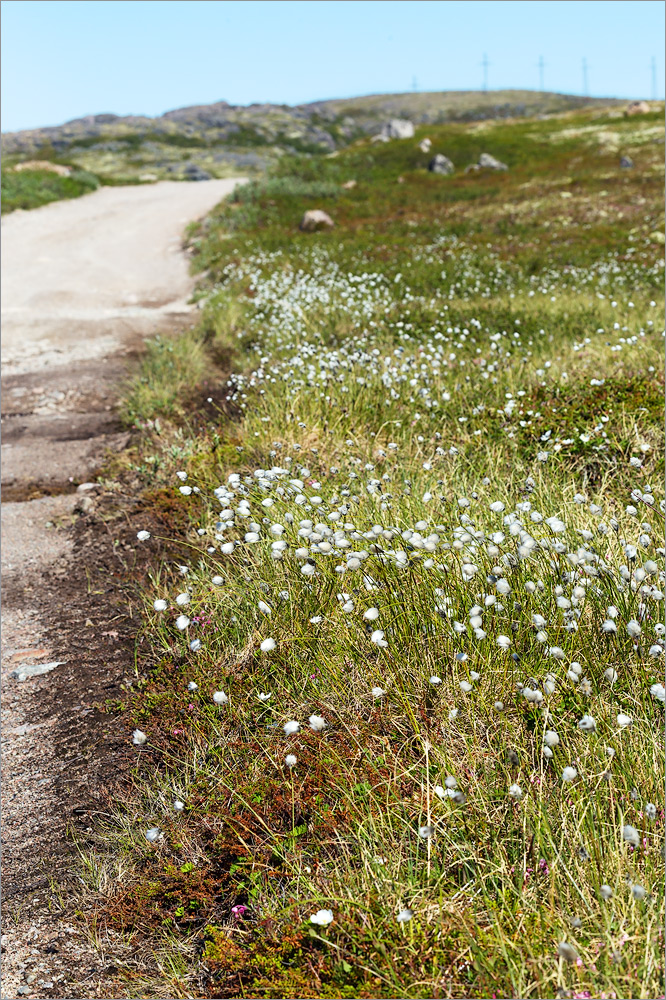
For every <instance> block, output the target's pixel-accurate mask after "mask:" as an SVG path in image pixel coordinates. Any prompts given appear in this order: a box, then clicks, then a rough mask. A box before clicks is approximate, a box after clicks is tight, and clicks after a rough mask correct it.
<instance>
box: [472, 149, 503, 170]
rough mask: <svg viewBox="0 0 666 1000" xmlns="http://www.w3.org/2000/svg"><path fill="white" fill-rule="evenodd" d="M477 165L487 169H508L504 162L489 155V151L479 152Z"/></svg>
mask: <svg viewBox="0 0 666 1000" xmlns="http://www.w3.org/2000/svg"><path fill="white" fill-rule="evenodd" d="M479 166H480V167H485V168H486V169H487V170H508V169H509V168H508V167H507V165H506V163H502V161H501V160H498V159H496V158H495V157H494V156H491V155H490V153H481V156H480V157H479Z"/></svg>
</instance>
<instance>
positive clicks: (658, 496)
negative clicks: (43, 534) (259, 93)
mask: <svg viewBox="0 0 666 1000" xmlns="http://www.w3.org/2000/svg"><path fill="white" fill-rule="evenodd" d="M426 135H427V137H429V138H430V139H431V141H432V152H441V153H443V154H445V155H447V156H449V157H450V158H451V159H452V160H453V162H454V163H455V165H456V168H457V169H456V172H455V173H454V175H452V176H449V177H442V176H436V175H432V174H430V173H428V172H427V171H426V169H425V168H426V164H427V160H428V156H426V154H424V153H423V152H422V151H421V150H420V148H419V145H418V144H419V142H420V141H421V140H422V139H423V138H424V137H426ZM662 142H663V136H662V122H661V120H660V116H659V115H658V114H654V115H650V114H649V115H644V116H636V117H635V118H632V119H630V120H624V119H621V118H617V117H613V116H612V115H607V114H603V115H599V114H595V113H590V112H581V113H576V114H572V115H568V116H562V117H561V118H557V119H551V120H548V121H533V120H530V121H525V122H518V123H517V122H512V123H489V124H484V125H483V126H479V125H476V126H474V125H472V126H462V125H459V126H437V127H433V126H428V127H427V129H426V128H424V129H422V130H420V131H419V132H418V133H417V137H416V139H415V140H404V141H396V142H393V143H390V144H387V145H386V146H383V147H381V148H376V147H372V146H370V145H369V144H368V143H366V142H361V143H359V144H357V145H355V146H353V147H352V148H351V149H349V150H348V151H346V152H343V153H341V154H340V155H339V156H337V157H335V158H334V159H319V160H317V161H314V160H312V159H299V158H292V159H289V160H287V159H283V160H282V161H281V162H280V164H279V166H278V168H277V169H276V171H275V172H274V174H273V176H272V177H271V178H269V179H268V180H267V181H266V182H263V183H257V184H254V185H250V186H248V187H246V188H243V189H241V190H240V191H239V192H237V194H236V196H235V198H233V199H232V200H231V201H230V202H229V203H228V204H225V205H223V206H221V207H220V208H219V210H218V211H216V212H215V213H213V215H212V216H211V217H209V219H208V220H207V221H206V222H205V223H204V224H203V225H202V226H201V227H200V229H198V230H197V231H194V232H192V234H191V238H192V247H193V248H194V251H195V254H196V261H197V264H198V267H199V269H200V270H201V272H202V284H201V289H200V297H201V307H202V321H201V323H200V325H199V326H198V328H197V329H196V330H194V331H188V332H186V333H185V334H183V335H181V336H179V337H177V338H175V339H172V340H169V339H158V340H154V341H153V342H152V343H151V344H150V345H149V348H148V352H147V354H146V358H145V362H144V365H143V369H142V371H141V373H139V374H138V375H137V377H136V378H135V379H134V381H133V383H132V385H131V386H130V387H129V390H128V393H127V398H126V401H125V404H124V415H125V419H126V420H127V421H128V422H129V423H131V424H132V425H133V426H135V427H136V428H139V429H142V430H143V432H144V437H143V440H142V443H141V444H140V445H139V446H138V452H137V454H136V457H135V459H134V460H133V470H132V472H133V474H134V475H135V476H136V477H137V479H138V481H139V484H145V486H144V488H150V489H151V490H155V489H160V490H162V489H164V491H165V492H164V493H163V494H160V495H162V496H165V497H167V496H168V497H169V501H168V502H169V504H171V505H173V508H174V510H177V511H178V512H179V513H178V517H179V522H178V523H179V525H180V527H177V526H174V528H175V529H176V531H177V533H178V534H179V538H180V541H181V542H182V544H183V545H186V546H188V547H189V551H190V555H189V557H188V558H186V557H182V562H181V561H180V558H181V557H178V558H175V559H173V560H165V561H158V562H157V563H156V565H155V569H154V572H153V580H152V586H151V587H149V588H147V589H146V590H145V591H144V594H143V602H144V610H143V621H144V626H143V630H142V632H141V642H140V644H139V645H138V646H137V676H138V682H137V684H136V685H135V686H134V690H133V692H132V698H131V699H130V701H129V702H126V703H123V704H119V705H118V706H117V709H116V710H117V719H116V722H117V725H118V727H119V728H124V731H125V733H126V739H127V740H128V741H129V740H131V739H132V738H133V740H134V744H135V746H136V754H137V762H136V773H135V785H134V791H133V792H132V793H131V794H130V793H129V792H128V795H127V798H126V800H125V801H124V802H122V803H121V802H118V804H117V809H116V811H115V813H114V814H113V815H112V816H111V817H106V818H105V819H103V820H100V822H99V823H98V825H97V827H96V831H95V835H94V837H93V838H91V840H90V842H89V843H88V845H87V846H85V845H84V844H81V849H82V851H84V852H85V853H86V857H87V862H86V878H87V880H88V884H89V886H90V887H91V889H92V890H94V892H95V893H97V894H98V898H100V899H101V900H102V902H101V903H100V905H99V907H98V908H97V909H96V911H95V916H94V922H95V926H96V927H100V926H105V927H107V928H110V929H111V930H112V931H113V932H116V933H121V934H122V935H124V937H125V940H127V941H128V942H131V944H132V946H133V947H134V948H135V949H136V950H137V954H138V955H139V956H140V957H141V960H142V962H143V964H141V963H140V962H139V961H134V962H133V963H132V964H130V963H127V964H126V965H125V966H124V968H123V969H122V970H121V979H120V981H119V982H114V984H113V993H111V992H109V993H108V994H107V995H109V996H111V995H113V996H119V995H122V996H127V997H159V996H167V995H168V996H170V997H171V996H178V997H181V996H182V997H186V996H187V997H192V996H196V997H204V996H206V997H209V996H217V997H236V996H241V995H246V996H253V997H312V996H317V997H331V998H332V997H380V996H381V997H414V998H417V997H479V998H481V997H488V996H507V997H508V996H511V997H523V996H534V997H544V998H545V997H551V996H554V995H558V996H562V997H565V996H571V997H582V996H588V997H595V998H597V997H598V998H601V997H607V998H610V997H615V998H617V997H621V996H636V997H639V996H640V997H648V996H654V995H658V994H660V992H661V991H662V989H663V985H662V984H663V823H664V796H663V787H662V784H663V783H662V782H661V780H660V779H658V777H657V776H658V775H660V774H661V773H662V762H663V746H662V742H663V741H662V733H663V721H662V715H663V702H664V697H665V692H664V687H663V641H664V628H663V626H662V625H661V624H660V622H661V617H662V607H663V605H662V602H663V587H664V572H663V556H664V549H663V543H662V541H661V521H662V517H661V512H663V508H664V502H663V488H662V486H661V485H660V484H661V481H662V478H663V442H662V437H663V435H662V415H661V410H662V403H661V399H662V394H663V357H662V331H663V302H662V297H661V287H662V282H663V252H662V247H663V228H662V226H661V218H662V210H663V149H662V145H661V144H662ZM481 152H489V153H491V154H492V155H494V156H496V157H498V158H499V159H500V160H502V161H504V162H505V163H506V164H507V165H508V170H506V171H497V172H493V171H471V172H469V173H464V172H463V170H462V169H461V168H463V167H464V166H465V165H466V164H469V163H472V162H476V161H478V157H479V154H480V153H481ZM621 154H630V156H631V159H632V161H633V163H634V166H633V168H627V169H624V168H621V167H620V155H621ZM350 181H355V182H356V183H355V185H354V186H351V185H350V184H349V182H350ZM343 185H345V186H343ZM313 207H323V208H325V209H326V210H327V211H328V212H329V213H330V215H331V216H332V217H333V219H334V221H335V227H334V228H333V229H332V230H330V231H325V232H319V233H315V234H304V233H300V232H299V231H298V229H297V227H298V222H299V220H300V218H301V216H302V214H303V212H304V211H305V210H306V209H309V208H313ZM227 365H230V366H231V368H232V371H233V372H234V374H233V375H232V377H231V379H230V380H229V382H226V380H224V379H223V378H222V373H223V371H224V370H225V368H226V366H227ZM140 489H141V486H140V485H137V490H140ZM156 499H157V498H156ZM148 516H149V512H148V510H147V511H146V518H148ZM184 524H186V525H187V527H183V525H184ZM144 527H145V528H146V531H147V532H150V537H148V538H146V537H145V536H144V535H141V536H140V538H141V539H142V540H143V544H144V545H145V546H146V552H147V558H149V553H150V552H151V551H156V550H155V549H153V547H154V546H155V545H156V544H159V542H156V539H155V535H156V534H157V533H156V532H155V530H154V528H153V525H152V524H151V523H150V522H149V521H148V520H146V524H145V526H144ZM158 533H159V532H158ZM133 731H134V736H133V737H132V735H131V734H132V732H133ZM109 989H111V987H109Z"/></svg>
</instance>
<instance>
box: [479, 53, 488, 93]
mask: <svg viewBox="0 0 666 1000" xmlns="http://www.w3.org/2000/svg"><path fill="white" fill-rule="evenodd" d="M481 65H482V66H483V89H484V90H487V89H488V67H489V66H490V63H489V62H488V56H487V55H486V53H485V52H484V53H483V60H482V62H481Z"/></svg>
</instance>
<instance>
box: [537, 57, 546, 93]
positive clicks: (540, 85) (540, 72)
mask: <svg viewBox="0 0 666 1000" xmlns="http://www.w3.org/2000/svg"><path fill="white" fill-rule="evenodd" d="M538 66H539V90H541V91H543V68H544V66H545V63H544V61H543V56H539V63H538Z"/></svg>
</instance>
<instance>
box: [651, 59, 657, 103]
mask: <svg viewBox="0 0 666 1000" xmlns="http://www.w3.org/2000/svg"><path fill="white" fill-rule="evenodd" d="M652 100H653V101H656V100H657V60H656V59H655V57H654V56H652Z"/></svg>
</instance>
